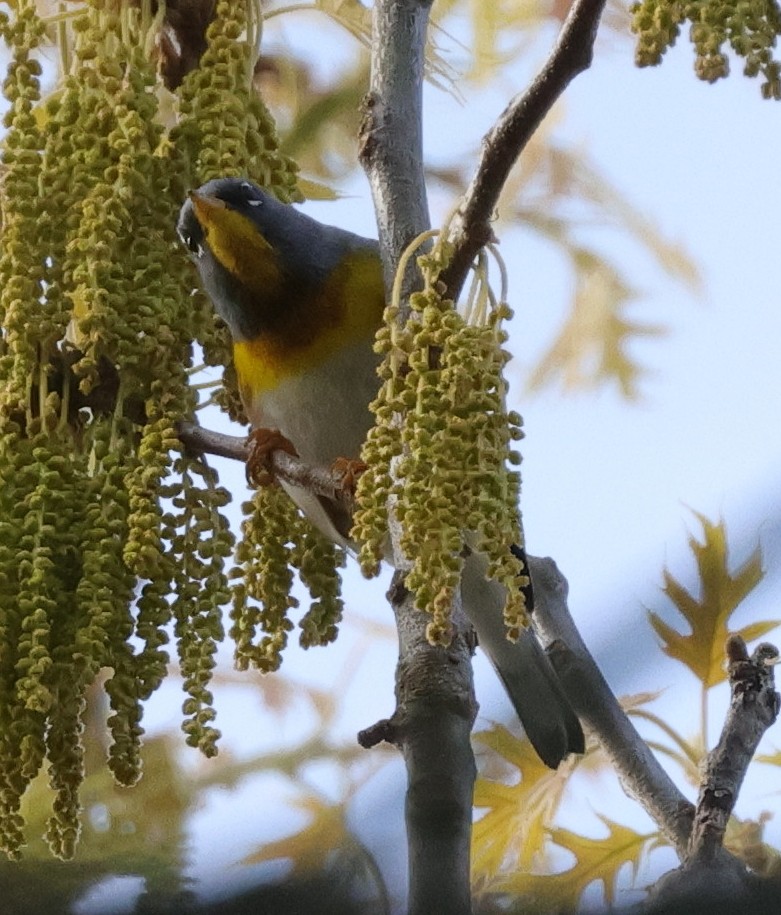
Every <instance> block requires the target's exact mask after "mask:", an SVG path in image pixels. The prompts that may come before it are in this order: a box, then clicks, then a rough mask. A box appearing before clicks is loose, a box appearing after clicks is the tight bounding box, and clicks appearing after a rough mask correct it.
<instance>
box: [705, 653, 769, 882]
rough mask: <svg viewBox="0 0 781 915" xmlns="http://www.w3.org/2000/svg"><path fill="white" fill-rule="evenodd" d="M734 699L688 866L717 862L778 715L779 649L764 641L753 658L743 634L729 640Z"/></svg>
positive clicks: (709, 770)
mask: <svg viewBox="0 0 781 915" xmlns="http://www.w3.org/2000/svg"><path fill="white" fill-rule="evenodd" d="M727 657H728V659H729V683H730V688H731V690H732V700H731V702H730V707H729V711H728V712H727V717H726V719H725V721H724V727H723V728H722V731H721V737H720V738H719V742H718V744H717V745H716V746H715V747H714V749H713V750H711V752H710V753H709V754H708V761H707V763H706V766H705V773H704V775H703V779H702V783H701V785H700V794H699V798H698V800H697V809H696V812H695V815H694V825H693V827H692V833H691V840H690V842H689V850H688V855H687V863H690V864H696V863H698V862H699V863H706V864H710V863H712V862H713V861H714V860H715V858H716V855H717V853H718V852H719V851H720V850H721V848H722V845H723V842H724V833H725V831H726V829H727V821H728V820H729V818H730V816H731V815H732V810H733V808H734V806H735V802H736V801H737V799H738V793H739V792H740V786H741V785H742V784H743V779H744V777H745V775H746V771H747V770H748V767H749V763H750V762H751V760H752V759H753V758H754V753H755V752H756V749H757V746H758V744H759V741H760V740H761V739H762V735H763V734H764V733H765V731H766V730H767V729H768V728H769V727H770V725H771V724H773V723H774V722H775V720H776V718H777V717H778V711H779V702H781V697H779V695H778V693H777V692H776V690H775V677H774V675H773V665H774V664H775V663H777V661H778V649H777V648H776V647H775V646H773V645H770V644H768V643H767V642H763V643H762V644H761V645H758V646H757V648H756V649H755V650H754V652H753V654H752V655H751V657H749V654H748V651H747V650H746V643H745V642H744V641H743V639H741V638H740V637H738V636H732V637H731V638H730V639H729V640H728V642H727Z"/></svg>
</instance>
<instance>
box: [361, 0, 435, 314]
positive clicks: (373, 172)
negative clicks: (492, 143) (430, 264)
mask: <svg viewBox="0 0 781 915" xmlns="http://www.w3.org/2000/svg"><path fill="white" fill-rule="evenodd" d="M431 2H432V0H377V2H376V3H375V4H374V6H373V12H372V17H373V19H372V52H371V54H372V62H371V85H370V88H369V94H368V95H367V96H366V98H365V99H364V111H363V122H362V124H361V129H360V135H359V140H360V152H359V158H360V160H361V165H362V166H363V169H364V171H365V172H366V175H367V177H368V179H369V184H370V186H371V190H372V197H373V199H374V209H375V212H376V214H377V230H378V233H379V239H380V252H381V254H382V262H383V266H384V271H385V291H386V294H387V295H388V300H389V301H390V292H391V290H392V288H393V281H394V277H395V276H396V265H397V264H398V262H399V258H400V256H401V254H402V252H403V251H404V249H405V248H406V247H407V245H408V244H409V243H410V242H411V241H412V240H413V238H416V237H417V236H418V235H419V234H420V233H421V232H425V231H426V229H428V228H429V224H430V221H429V214H428V203H427V198H426V182H425V175H424V171H423V116H422V109H423V72H424V63H425V48H426V29H427V26H428V16H429V11H430V9H431ZM416 282H417V269H416V265H415V263H414V259H412V260H411V261H410V264H409V265H408V268H407V273H406V275H405V281H404V285H403V287H402V298H404V297H406V296H407V295H409V293H410V292H411V291H412V290H413V289H414V288H415V284H416Z"/></svg>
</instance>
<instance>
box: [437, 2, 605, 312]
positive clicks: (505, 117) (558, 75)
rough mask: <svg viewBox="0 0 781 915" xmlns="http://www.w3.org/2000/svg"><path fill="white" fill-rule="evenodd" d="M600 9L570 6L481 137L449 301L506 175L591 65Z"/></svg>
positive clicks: (482, 237)
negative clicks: (539, 64)
mask: <svg viewBox="0 0 781 915" xmlns="http://www.w3.org/2000/svg"><path fill="white" fill-rule="evenodd" d="M604 6H605V0H574V2H573V4H572V6H571V7H570V10H569V13H568V14H567V18H566V19H565V20H564V23H563V25H562V27H561V31H560V32H559V35H558V38H557V40H556V44H555V45H554V47H553V50H552V51H551V53H550V56H549V57H548V59H547V61H546V62H545V65H544V66H543V68H542V70H540V72H539V73H538V74H537V76H536V77H535V79H534V81H533V82H532V84H531V85H530V86H529V88H528V89H527V90H526V91H525V92H523V93H520V94H519V95H516V96H515V98H513V99H512V101H511V102H510V104H509V105H508V106H507V108H505V110H504V112H503V113H502V114H501V116H500V117H499V120H498V121H497V122H496V124H494V126H493V127H492V128H491V130H489V132H488V133H487V134H486V135H485V137H483V141H482V148H481V155H480V160H479V162H478V165H477V169H476V171H475V174H474V177H473V178H472V181H471V183H470V185H469V187H468V188H467V190H466V193H465V194H464V198H463V200H462V202H461V206H460V207H459V209H458V213H457V214H456V217H455V219H454V220H453V224H452V227H451V236H450V240H451V241H452V242H453V243H454V245H455V248H454V251H453V257H452V259H451V262H450V266H449V267H448V269H447V270H446V271H445V273H444V275H443V277H442V279H443V280H444V282H445V284H446V286H447V289H448V295H450V296H451V297H452V298H454V299H455V298H457V296H458V293H459V291H460V290H461V287H462V286H463V284H464V279H465V278H466V275H467V272H468V271H469V266H470V264H471V263H472V261H474V259H475V256H476V255H477V252H478V251H479V250H480V248H482V247H483V245H484V244H485V243H486V242H487V241H490V240H491V238H492V237H493V232H492V229H491V221H492V219H493V214H494V210H495V209H496V204H497V201H498V200H499V195H500V193H501V191H502V188H503V187H504V185H505V182H506V181H507V176H508V175H509V174H510V169H511V168H512V167H513V165H515V162H516V161H517V159H518V156H520V154H521V152H522V151H523V150H524V148H525V147H526V144H527V143H528V142H529V140H530V139H531V138H532V136H533V135H534V132H535V131H536V130H537V128H538V127H539V126H540V123H541V122H542V119H543V118H544V117H545V115H546V114H547V113H548V112H549V111H550V109H551V108H552V107H553V104H554V102H555V101H556V100H557V99H558V97H559V96H560V95H561V94H562V92H564V90H565V89H566V88H567V86H568V85H569V84H570V82H571V81H572V80H573V79H574V77H575V76H577V75H578V73H582V72H583V71H584V70H586V69H588V67H589V66H590V65H591V59H592V54H593V48H594V40H595V39H596V35H597V27H598V25H599V19H600V16H601V15H602V10H603V8H604Z"/></svg>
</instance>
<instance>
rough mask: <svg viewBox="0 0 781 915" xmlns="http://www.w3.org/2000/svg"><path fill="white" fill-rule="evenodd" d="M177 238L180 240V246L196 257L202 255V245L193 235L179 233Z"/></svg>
mask: <svg viewBox="0 0 781 915" xmlns="http://www.w3.org/2000/svg"><path fill="white" fill-rule="evenodd" d="M179 238H181V239H182V244H183V245H184V246H185V247H186V248H187V249H188V250H189V251H191V252H192V253H193V254H194V255H195V256H196V257H200V256H201V255H202V254H203V245H201V243H200V240H199V239H197V238H196V237H195V236H194V235H191V234H190V233H189V232H180V233H179Z"/></svg>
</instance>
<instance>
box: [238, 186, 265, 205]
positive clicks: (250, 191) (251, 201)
mask: <svg viewBox="0 0 781 915" xmlns="http://www.w3.org/2000/svg"><path fill="white" fill-rule="evenodd" d="M241 189H242V190H243V191H244V193H245V196H246V198H247V204H248V206H251V207H259V206H261V205H262V203H263V201H262V200H259V199H258V198H257V197H256V196H255V192H256V188H255V185H254V184H250V182H249V181H242V182H241Z"/></svg>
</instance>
